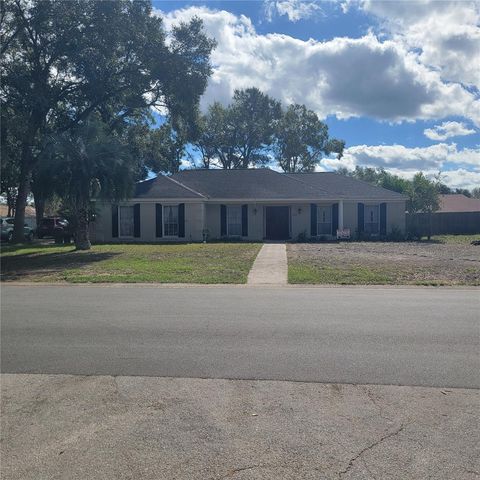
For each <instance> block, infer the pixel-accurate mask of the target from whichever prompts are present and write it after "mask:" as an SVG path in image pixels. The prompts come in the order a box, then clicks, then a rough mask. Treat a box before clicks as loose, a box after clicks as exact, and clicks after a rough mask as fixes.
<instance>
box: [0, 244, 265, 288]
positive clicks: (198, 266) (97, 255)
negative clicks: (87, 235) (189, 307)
mask: <svg viewBox="0 0 480 480" xmlns="http://www.w3.org/2000/svg"><path fill="white" fill-rule="evenodd" d="M260 247H261V245H260V244H252V243H249V244H247V243H245V244H244V243H212V244H193V243H192V244H171V245H146V244H141V245H118V244H106V245H94V246H93V247H92V249H91V250H89V251H75V250H74V248H73V247H72V246H56V245H38V246H35V245H20V246H13V245H12V246H10V245H9V246H6V247H4V248H2V253H1V263H2V280H4V281H12V280H23V281H34V282H42V281H43V282H70V283H85V282H91V283H100V282H112V283H113V282H121V283H140V282H145V283H205V284H206V283H246V281H247V275H248V272H249V270H250V268H251V266H252V264H253V261H254V260H255V257H256V255H257V253H258V251H259V250H260Z"/></svg>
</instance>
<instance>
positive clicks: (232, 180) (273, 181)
mask: <svg viewBox="0 0 480 480" xmlns="http://www.w3.org/2000/svg"><path fill="white" fill-rule="evenodd" d="M172 178H173V179H174V180H176V181H178V182H180V183H182V184H183V185H186V186H188V187H190V188H192V189H193V190H195V191H196V192H200V193H201V194H203V195H205V196H206V197H208V198H222V199H259V200H288V199H305V200H314V199H318V198H321V197H322V196H325V195H324V192H322V191H321V190H320V189H318V188H314V187H312V186H310V185H307V184H306V183H303V182H298V181H295V180H293V179H291V178H288V177H287V176H286V175H283V174H281V173H278V172H275V171H273V170H270V169H268V168H258V169H244V170H214V169H210V170H200V169H199V170H183V171H181V172H179V173H176V174H175V175H173V176H172Z"/></svg>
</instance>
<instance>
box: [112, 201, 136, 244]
mask: <svg viewBox="0 0 480 480" xmlns="http://www.w3.org/2000/svg"><path fill="white" fill-rule="evenodd" d="M122 207H129V208H131V209H132V211H133V215H132V232H133V233H132V235H122V234H121V230H122V222H121V219H120V212H121V210H122ZM117 217H118V237H116V238H127V239H128V238H136V237H135V212H134V205H129V204H127V205H118V212H117Z"/></svg>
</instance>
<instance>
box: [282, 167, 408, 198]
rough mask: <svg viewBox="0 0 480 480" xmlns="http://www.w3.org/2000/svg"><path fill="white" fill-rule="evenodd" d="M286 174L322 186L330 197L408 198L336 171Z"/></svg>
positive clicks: (314, 185) (311, 184)
mask: <svg viewBox="0 0 480 480" xmlns="http://www.w3.org/2000/svg"><path fill="white" fill-rule="evenodd" d="M285 175H287V176H288V177H290V178H294V179H297V180H300V181H302V182H304V183H306V184H308V185H310V186H312V187H314V188H321V189H322V190H324V191H325V192H326V193H327V194H328V195H329V197H332V196H334V197H335V196H338V197H341V198H346V199H348V198H353V199H358V198H364V199H365V200H367V199H368V200H376V199H378V200H389V199H391V200H401V199H405V198H406V196H405V195H403V194H401V193H397V192H394V191H392V190H387V189H386V188H382V187H377V186H375V185H371V184H370V183H367V182H364V181H362V180H357V179H356V178H352V177H347V176H345V175H340V174H338V173H334V172H315V173H287V174H285Z"/></svg>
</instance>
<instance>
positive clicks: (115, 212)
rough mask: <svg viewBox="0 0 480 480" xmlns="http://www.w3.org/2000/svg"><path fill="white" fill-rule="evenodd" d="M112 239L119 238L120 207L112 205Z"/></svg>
mask: <svg viewBox="0 0 480 480" xmlns="http://www.w3.org/2000/svg"><path fill="white" fill-rule="evenodd" d="M112 238H118V205H112Z"/></svg>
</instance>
